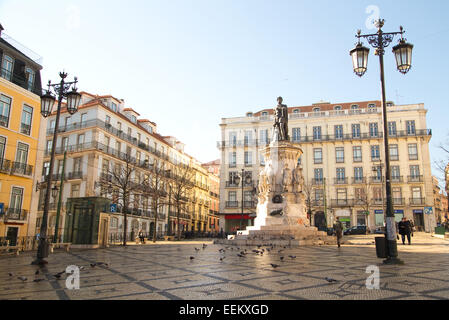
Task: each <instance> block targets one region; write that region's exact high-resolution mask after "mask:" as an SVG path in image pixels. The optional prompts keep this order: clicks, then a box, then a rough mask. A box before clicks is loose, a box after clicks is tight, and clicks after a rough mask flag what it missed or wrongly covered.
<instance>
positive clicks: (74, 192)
mask: <svg viewBox="0 0 449 320" xmlns="http://www.w3.org/2000/svg"><path fill="white" fill-rule="evenodd" d="M79 196H80V185H79V184H72V189H71V190H70V197H71V198H79Z"/></svg>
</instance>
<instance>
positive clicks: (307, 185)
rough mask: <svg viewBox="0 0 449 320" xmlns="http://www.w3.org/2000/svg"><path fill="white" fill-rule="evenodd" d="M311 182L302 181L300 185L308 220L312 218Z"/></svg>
mask: <svg viewBox="0 0 449 320" xmlns="http://www.w3.org/2000/svg"><path fill="white" fill-rule="evenodd" d="M313 190H314V189H313V184H312V182H304V184H303V186H302V193H303V194H304V199H305V202H306V209H307V216H308V218H309V220H311V219H312V201H313ZM310 224H311V225H312V221H310Z"/></svg>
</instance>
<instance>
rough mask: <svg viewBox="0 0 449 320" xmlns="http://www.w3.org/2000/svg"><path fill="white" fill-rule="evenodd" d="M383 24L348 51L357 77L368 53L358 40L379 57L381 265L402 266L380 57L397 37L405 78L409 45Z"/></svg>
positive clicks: (399, 63) (400, 67) (398, 58)
mask: <svg viewBox="0 0 449 320" xmlns="http://www.w3.org/2000/svg"><path fill="white" fill-rule="evenodd" d="M384 23H385V20H383V19H379V20H377V21H375V25H376V27H377V33H374V34H367V35H362V34H361V31H360V30H358V31H357V35H356V37H357V38H358V43H357V45H356V47H355V48H354V49H353V50H351V51H350V53H349V54H350V55H351V56H352V62H353V69H354V72H355V73H356V74H357V75H358V76H359V77H361V76H362V75H363V74H364V73H365V72H366V69H367V65H368V52H369V49H368V48H365V47H363V45H362V43H361V42H360V38H365V39H367V40H368V43H369V44H370V45H371V46H372V47H373V48H375V49H376V50H375V55H377V56H379V64H380V83H381V95H382V97H381V101H382V119H383V129H384V147H385V189H386V190H385V192H386V198H387V199H386V200H387V201H386V202H387V208H386V230H385V231H386V232H385V237H386V242H387V250H386V251H387V259H386V260H384V261H383V262H384V263H385V264H403V261H402V260H400V259H399V258H398V250H397V242H396V223H395V219H394V210H393V199H392V194H391V181H390V179H391V173H390V151H389V148H388V122H387V103H386V98H385V96H386V94H385V75H384V54H385V48H386V47H388V46H389V45H390V43H391V42H392V41H393V38H394V36H395V35H398V34H400V35H401V39H400V40H399V44H398V45H396V46H394V47H393V53H394V55H395V58H396V64H397V68H398V70H399V72H401V73H402V74H406V73H407V72H408V71H409V70H410V68H411V61H412V49H413V45H411V44H409V43H406V39H404V37H403V36H404V33H405V31H404V29H403V28H402V27H400V31H399V32H383V31H382V27H383V26H384Z"/></svg>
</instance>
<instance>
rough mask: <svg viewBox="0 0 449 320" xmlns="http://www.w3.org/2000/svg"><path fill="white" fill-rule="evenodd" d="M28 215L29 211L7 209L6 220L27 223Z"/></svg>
mask: <svg viewBox="0 0 449 320" xmlns="http://www.w3.org/2000/svg"><path fill="white" fill-rule="evenodd" d="M27 214H28V211H27V210H23V209H16V208H8V209H6V213H5V219H6V220H16V221H26V219H27Z"/></svg>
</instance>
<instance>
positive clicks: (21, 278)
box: [17, 276, 28, 282]
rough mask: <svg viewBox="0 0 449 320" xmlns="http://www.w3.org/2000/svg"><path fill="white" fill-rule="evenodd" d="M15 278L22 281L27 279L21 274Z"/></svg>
mask: <svg viewBox="0 0 449 320" xmlns="http://www.w3.org/2000/svg"><path fill="white" fill-rule="evenodd" d="M17 279H20V280H22V281H24V282H25V281H27V280H28V279H27V278H25V277H22V276H20V277H17Z"/></svg>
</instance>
